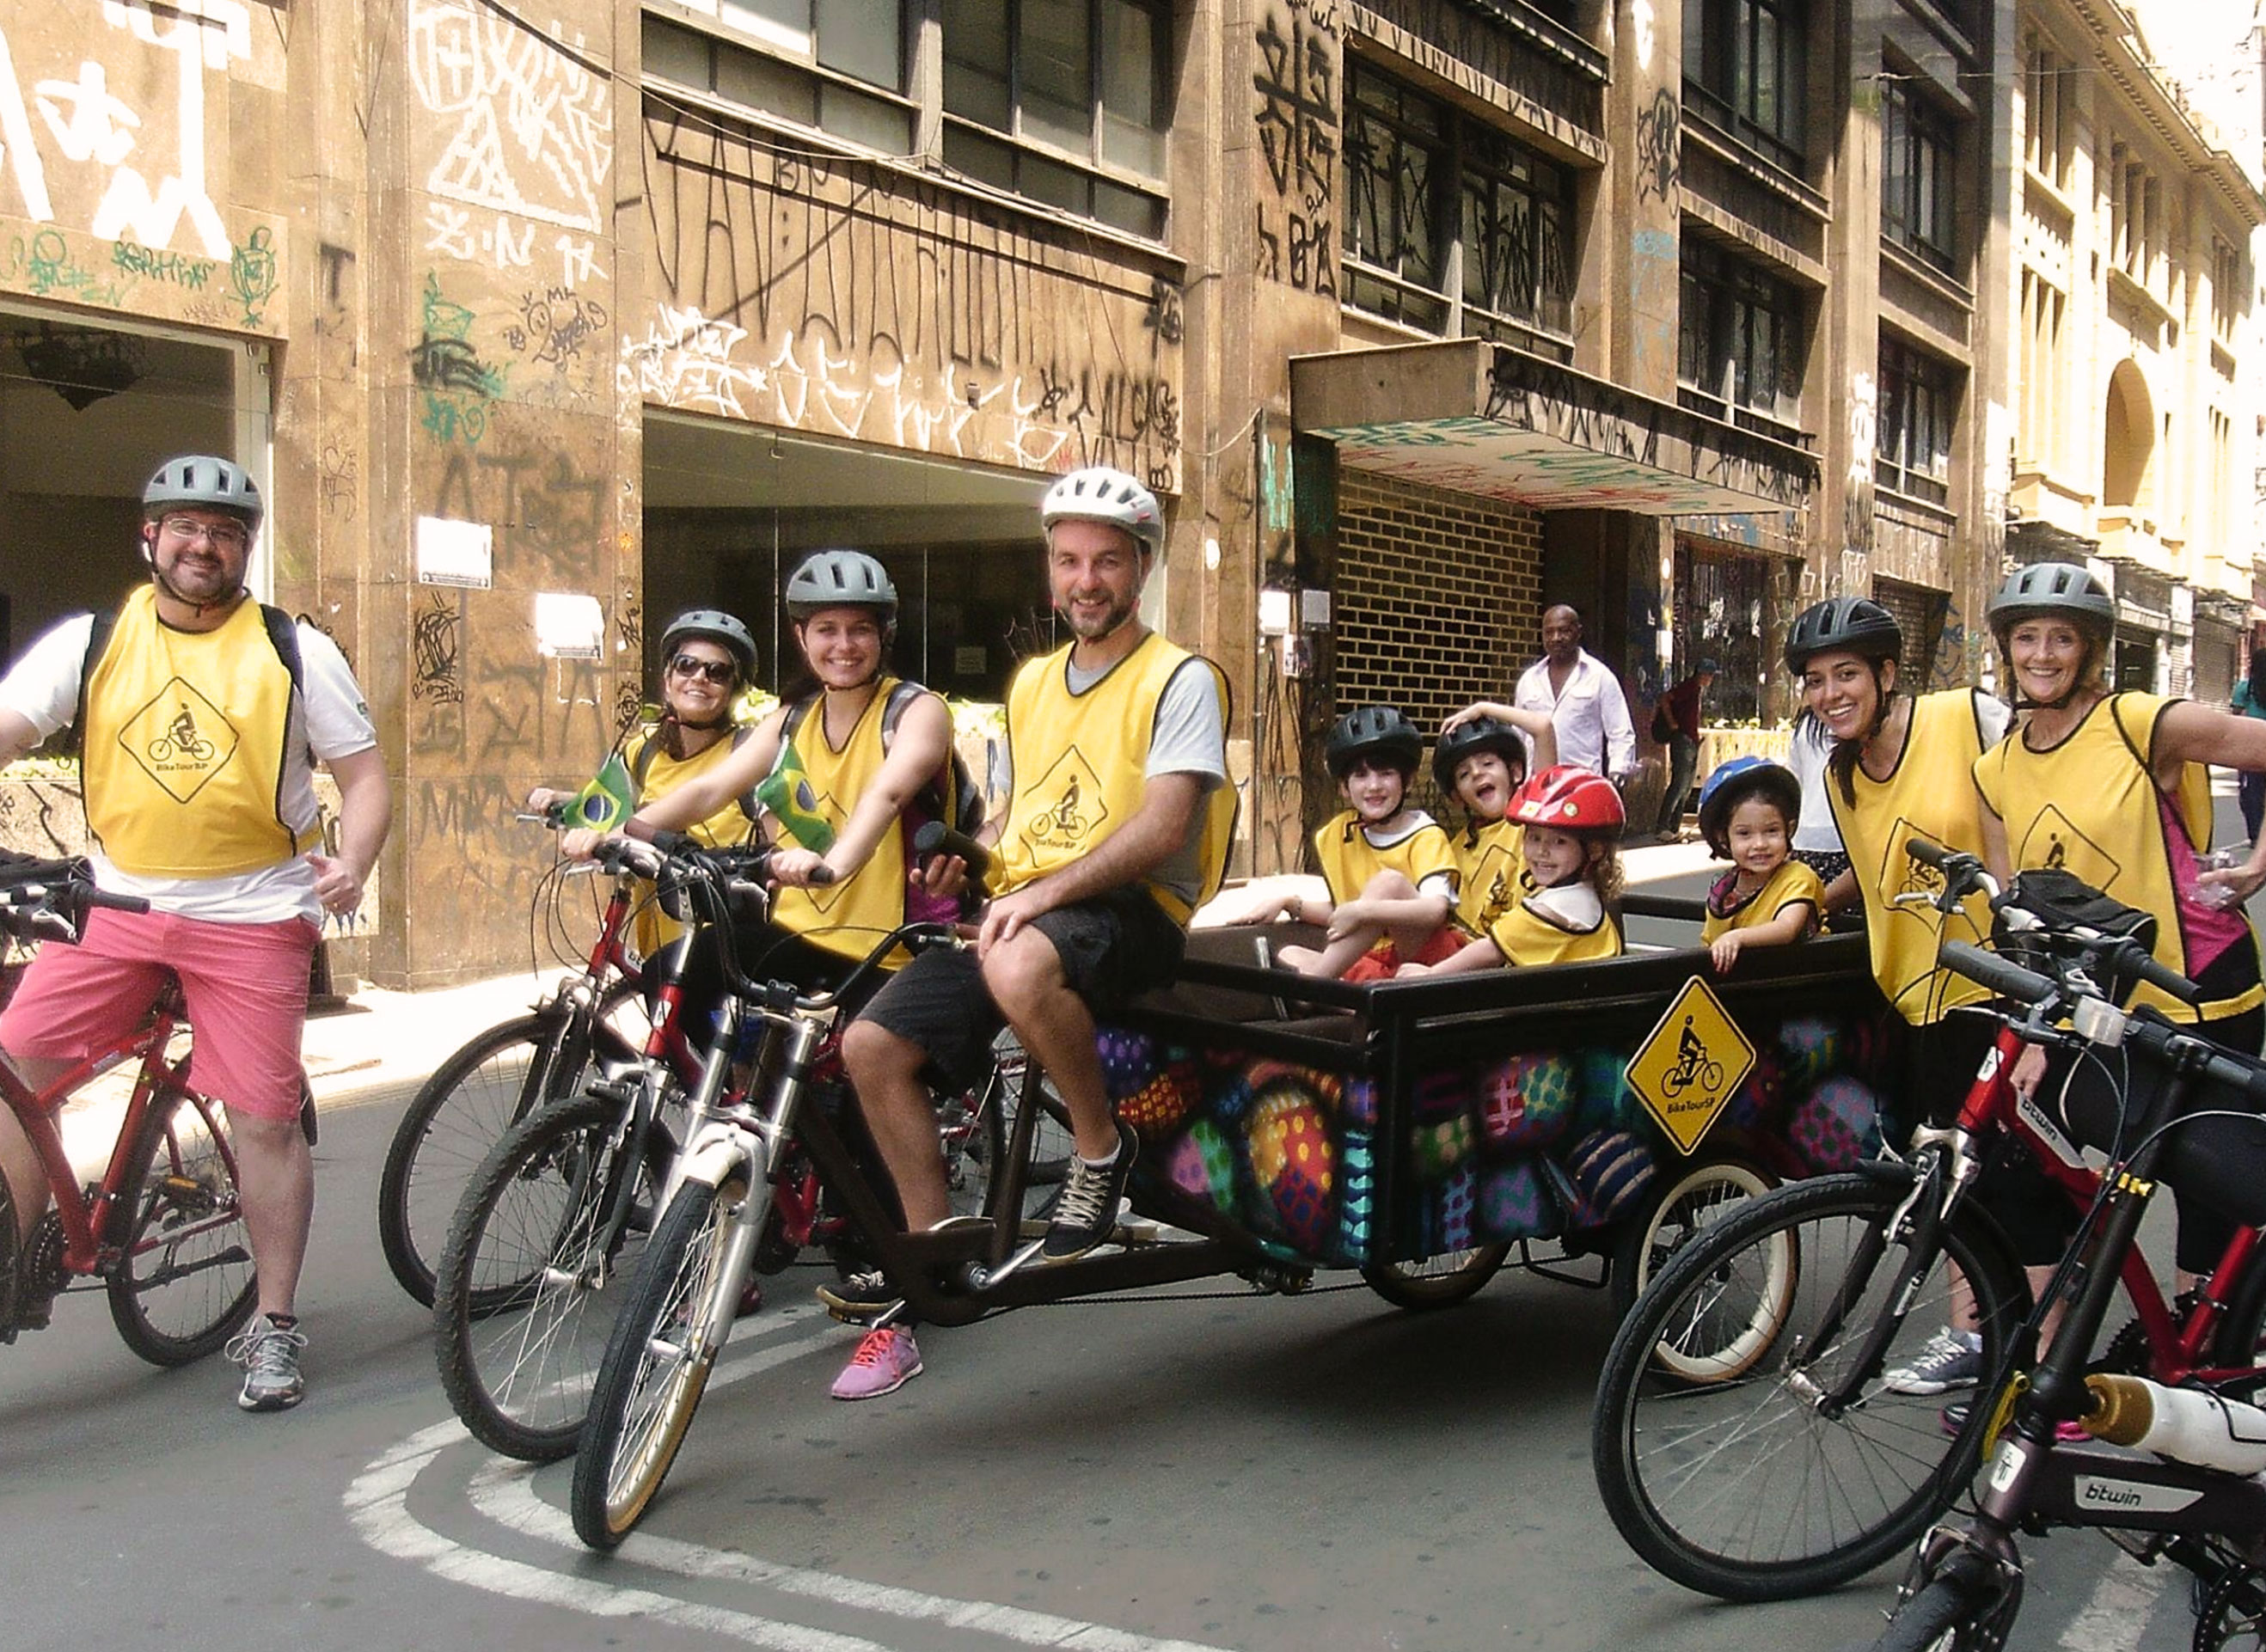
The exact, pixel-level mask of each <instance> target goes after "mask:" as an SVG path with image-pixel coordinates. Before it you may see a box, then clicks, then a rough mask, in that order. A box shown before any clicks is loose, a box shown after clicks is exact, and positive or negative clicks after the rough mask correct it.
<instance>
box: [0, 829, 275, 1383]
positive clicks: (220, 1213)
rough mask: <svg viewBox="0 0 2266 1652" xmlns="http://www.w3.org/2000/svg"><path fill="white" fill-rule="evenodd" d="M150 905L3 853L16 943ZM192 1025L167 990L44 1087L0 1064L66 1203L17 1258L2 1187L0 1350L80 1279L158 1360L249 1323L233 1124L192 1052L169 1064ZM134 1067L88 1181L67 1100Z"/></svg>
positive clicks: (214, 1347)
mask: <svg viewBox="0 0 2266 1652" xmlns="http://www.w3.org/2000/svg"><path fill="white" fill-rule="evenodd" d="M148 904H149V903H147V902H144V901H139V900H135V899H133V898H131V897H128V896H122V895H106V894H105V893H103V892H102V891H101V890H99V889H97V888H95V887H94V883H93V880H92V879H91V876H90V875H89V874H88V871H87V867H86V863H85V862H84V861H83V860H33V859H23V858H19V857H0V933H4V934H5V935H7V936H8V937H10V938H11V939H13V940H15V941H18V942H24V943H31V942H46V943H53V942H58V941H60V942H62V943H65V944H71V943H75V942H76V941H77V939H78V937H79V934H80V932H81V930H82V929H83V927H84V924H85V922H86V915H87V913H88V911H89V910H91V908H93V907H97V906H108V907H114V908H117V909H118V910H121V911H146V910H148ZM183 1025H184V1021H183V1005H182V1000H181V993H180V989H179V985H178V984H175V983H169V984H168V985H167V986H166V988H165V990H164V991H163V992H162V993H161V994H160V995H159V997H158V999H157V1005H156V1006H155V1007H154V1008H153V1009H152V1010H151V1012H150V1019H149V1020H148V1021H147V1022H146V1023H145V1024H143V1026H142V1027H140V1028H138V1029H137V1030H136V1031H135V1033H133V1034H131V1035H130V1036H128V1037H127V1038H124V1039H121V1041H119V1042H117V1043H116V1044H114V1045H113V1046H112V1047H111V1048H109V1049H105V1050H102V1051H100V1052H99V1053H98V1054H96V1055H95V1056H91V1058H89V1059H87V1060H85V1061H82V1062H79V1063H77V1064H75V1065H74V1066H72V1067H71V1069H70V1070H69V1071H67V1072H65V1073H63V1074H62V1076H60V1077H59V1078H56V1079H55V1081H54V1082H52V1083H51V1084H48V1085H46V1086H45V1087H43V1088H41V1089H39V1090H33V1089H32V1088H31V1087H30V1086H29V1085H26V1084H25V1083H24V1082H23V1081H22V1080H21V1079H19V1078H18V1077H17V1076H16V1075H15V1074H14V1073H13V1072H12V1071H10V1070H9V1069H8V1068H7V1067H6V1066H5V1065H4V1064H0V1099H4V1100H6V1102H7V1104H8V1106H9V1107H11V1108H13V1109H14V1110H15V1114H16V1116H17V1119H18V1122H20V1123H21V1124H22V1125H23V1127H24V1131H25V1134H26V1136H28V1137H30V1139H31V1143H32V1146H33V1150H34V1151H36V1152H37V1153H38V1154H39V1158H40V1166H41V1168H42V1169H43V1170H44V1171H45V1172H46V1173H47V1179H48V1191H49V1192H50V1193H51V1194H52V1195H54V1200H55V1202H54V1205H53V1208H52V1209H50V1210H48V1213H47V1215H46V1216H45V1217H41V1218H40V1223H39V1224H38V1225H37V1226H36V1227H35V1228H33V1232H32V1236H31V1239H30V1240H29V1242H28V1243H26V1244H25V1245H23V1246H21V1247H20V1248H19V1247H18V1243H17V1228H18V1224H17V1220H16V1211H15V1206H14V1202H13V1198H12V1195H11V1194H10V1191H9V1189H8V1187H7V1184H6V1181H5V1180H4V1179H0V1342H11V1341H15V1338H16V1334H17V1333H18V1331H26V1330H36V1329H39V1328H40V1327H44V1326H45V1325H46V1324H47V1323H48V1311H49V1305H50V1304H51V1303H52V1302H53V1301H54V1299H55V1297H56V1296H57V1295H58V1294H59V1293H61V1292H62V1291H64V1290H69V1289H72V1288H73V1285H74V1282H76V1281H80V1280H84V1281H88V1282H97V1281H99V1283H100V1284H101V1285H102V1287H103V1289H104V1290H106V1291H107V1292H108V1293H109V1296H110V1316H111V1318H112V1319H113V1320H115V1321H116V1322H117V1325H118V1334H119V1335H120V1336H121V1337H122V1338H124V1339H125V1342H126V1346H127V1347H128V1348H130V1349H133V1350H134V1351H135V1353H136V1354H138V1355H140V1356H142V1357H143V1359H146V1360H148V1361H150V1363H152V1364H157V1365H186V1364H187V1363H190V1362H191V1361H193V1360H198V1359H202V1358H203V1357H204V1356H206V1355H208V1354H211V1353H215V1352H216V1351H218V1350H219V1349H220V1348H221V1347H222V1345H223V1343H225V1342H226V1341H228V1340H229V1338H230V1336H232V1335H234V1334H236V1332H237V1331H238V1329H239V1328H240V1327H242V1326H243V1324H244V1322H245V1320H246V1319H249V1318H251V1316H252V1306H253V1304H254V1302H255V1301H256V1299H257V1295H258V1281H257V1279H256V1278H255V1277H254V1275H253V1271H252V1247H251V1243H250V1241H249V1239H248V1238H247V1237H246V1235H245V1227H244V1210H243V1204H242V1201H241V1199H240V1198H239V1197H238V1188H237V1176H236V1153H235V1150H234V1147H233V1145H232V1144H231V1142H230V1136H229V1129H228V1116H227V1114H226V1111H225V1110H224V1109H223V1107H222V1105H221V1104H220V1103H219V1102H218V1101H216V1100H212V1099H211V1098H209V1097H208V1096H205V1095H201V1094H200V1093H198V1092H197V1091H196V1089H195V1088H194V1086H193V1085H192V1084H191V1081H190V1076H189V1062H190V1054H191V1053H193V1052H186V1053H184V1054H183V1055H182V1056H181V1057H180V1058H179V1060H175V1059H173V1058H172V1055H171V1054H170V1051H171V1049H172V1042H173V1038H174V1034H176V1033H178V1032H179V1031H181V1030H182V1028H183ZM129 1061H138V1062H139V1063H140V1067H139V1069H138V1071H136V1073H135V1079H134V1087H133V1090H132V1092H131V1093H130V1094H129V1095H128V1098H127V1101H126V1110H125V1115H124V1116H123V1117H122V1118H121V1120H120V1122H119V1126H118V1137H117V1141H116V1143H115V1144H114V1145H113V1147H112V1149H111V1153H110V1161H109V1163H108V1165H107V1166H106V1167H105V1169H104V1171H103V1173H102V1177H101V1180H100V1181H96V1182H92V1183H90V1184H88V1185H86V1186H84V1187H82V1186H80V1184H79V1181H78V1175H77V1172H76V1171H75V1170H73V1168H72V1166H71V1161H70V1158H69V1153H68V1152H67V1151H65V1149H64V1146H63V1138H62V1127H61V1123H60V1120H59V1116H58V1115H59V1114H60V1111H61V1108H62V1103H63V1101H64V1100H66V1099H67V1098H69V1096H70V1095H71V1094H73V1093H75V1092H77V1090H78V1089H79V1088H80V1087H81V1086H82V1085H85V1084H86V1083H87V1082H88V1081H89V1080H91V1079H92V1078H96V1077H98V1076H99V1075H100V1074H103V1073H106V1072H109V1071H113V1069H115V1068H117V1067H119V1066H121V1065H122V1064H125V1063H127V1062H129ZM304 1122H306V1123H309V1124H311V1114H310V1115H305V1120H304ZM90 1288H91V1285H90Z"/></svg>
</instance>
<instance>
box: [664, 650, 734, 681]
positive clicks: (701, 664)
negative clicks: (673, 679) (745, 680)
mask: <svg viewBox="0 0 2266 1652" xmlns="http://www.w3.org/2000/svg"><path fill="white" fill-rule="evenodd" d="M669 670H670V671H671V672H673V673H675V674H676V676H683V677H693V676H705V677H706V678H707V679H708V680H709V681H710V682H711V683H715V684H716V685H717V686H719V687H727V686H728V685H729V684H730V683H731V681H732V679H733V677H735V676H737V675H738V674H739V668H738V667H737V666H735V665H734V664H733V663H732V662H730V661H729V660H703V659H701V658H700V657H699V656H698V654H678V655H677V656H676V658H675V659H674V660H671V661H670V662H669Z"/></svg>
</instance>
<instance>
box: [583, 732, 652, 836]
mask: <svg viewBox="0 0 2266 1652" xmlns="http://www.w3.org/2000/svg"><path fill="white" fill-rule="evenodd" d="M636 811H637V786H636V785H635V783H634V782H632V780H631V779H630V771H629V769H628V768H627V767H626V766H625V764H623V762H622V754H621V753H620V752H618V751H617V752H615V753H614V754H613V755H612V756H611V757H608V758H607V759H606V766H605V767H604V768H603V769H601V770H599V771H597V773H596V774H594V775H592V776H591V777H590V784H589V785H588V786H584V787H583V788H582V789H581V791H579V792H577V793H575V794H574V799H573V800H572V801H570V802H569V803H568V804H567V805H566V824H567V825H569V826H587V827H588V828H589V829H590V830H592V831H601V832H610V831H611V830H613V829H614V828H615V827H617V826H618V825H620V824H621V823H622V822H624V821H625V820H627V819H628V818H629V817H630V816H631V815H632V814H634V813H635V812H636Z"/></svg>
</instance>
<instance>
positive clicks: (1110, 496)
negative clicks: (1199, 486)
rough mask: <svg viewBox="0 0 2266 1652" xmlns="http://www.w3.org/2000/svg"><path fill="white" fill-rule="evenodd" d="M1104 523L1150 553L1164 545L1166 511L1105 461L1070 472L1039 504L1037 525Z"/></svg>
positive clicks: (1146, 491)
mask: <svg viewBox="0 0 2266 1652" xmlns="http://www.w3.org/2000/svg"><path fill="white" fill-rule="evenodd" d="M1065 521H1084V522H1106V523H1113V524H1115V526H1117V527H1120V528H1122V529H1124V530H1125V531H1126V532H1128V533H1129V534H1131V535H1132V536H1133V537H1135V538H1136V539H1137V540H1139V541H1140V542H1141V548H1142V549H1143V550H1144V551H1146V552H1150V553H1151V555H1153V554H1155V553H1156V552H1158V551H1159V550H1161V549H1163V547H1164V544H1165V513H1164V511H1163V510H1162V509H1161V508H1159V506H1158V504H1157V496H1156V495H1155V494H1154V493H1151V492H1150V491H1149V490H1148V489H1147V488H1145V487H1144V486H1142V485H1141V484H1140V483H1139V482H1138V481H1137V480H1136V479H1134V478H1132V477H1130V476H1128V475H1127V474H1126V473H1125V472H1124V471H1118V470H1112V469H1111V468H1110V467H1109V466H1108V465H1107V464H1093V465H1088V466H1087V467H1086V468H1085V470H1082V471H1071V473H1070V474H1069V475H1068V476H1065V477H1064V478H1063V479H1061V480H1060V481H1058V482H1056V484H1055V485H1054V486H1052V487H1049V489H1047V496H1046V498H1045V499H1044V500H1042V501H1040V504H1039V525H1040V526H1041V527H1042V528H1049V529H1050V528H1052V527H1053V526H1054V525H1055V524H1056V523H1058V522H1065Z"/></svg>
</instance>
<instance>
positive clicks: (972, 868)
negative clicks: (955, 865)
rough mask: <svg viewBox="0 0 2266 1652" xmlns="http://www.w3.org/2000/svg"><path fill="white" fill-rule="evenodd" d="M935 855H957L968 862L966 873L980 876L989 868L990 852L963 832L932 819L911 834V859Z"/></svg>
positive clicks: (919, 860) (927, 857) (921, 860)
mask: <svg viewBox="0 0 2266 1652" xmlns="http://www.w3.org/2000/svg"><path fill="white" fill-rule="evenodd" d="M937 855H958V856H959V857H960V858H961V859H962V860H963V861H965V862H967V863H968V875H969V877H971V878H980V877H982V876H983V874H985V873H987V872H989V871H990V870H991V852H990V850H988V849H986V848H985V847H984V846H983V844H979V843H977V842H976V840H975V839H974V838H973V837H969V835H968V834H967V833H965V832H956V831H954V830H952V828H951V827H949V826H947V825H946V824H945V823H944V822H942V821H940V820H932V821H930V822H927V823H926V824H925V825H924V826H922V828H921V829H920V830H918V831H917V832H915V833H914V834H913V859H914V860H915V861H916V862H925V861H927V860H929V859H932V858H933V857H935V856H937Z"/></svg>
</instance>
